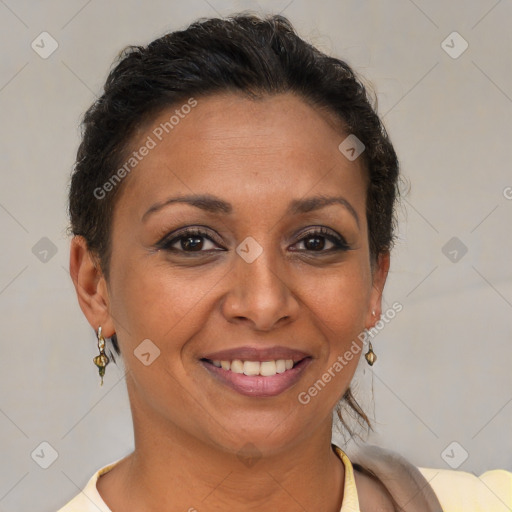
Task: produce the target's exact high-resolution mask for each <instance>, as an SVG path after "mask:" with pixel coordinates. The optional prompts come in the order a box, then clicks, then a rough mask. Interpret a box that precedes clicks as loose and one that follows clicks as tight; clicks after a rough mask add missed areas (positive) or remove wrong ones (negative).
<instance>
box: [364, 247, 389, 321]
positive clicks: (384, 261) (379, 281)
mask: <svg viewBox="0 0 512 512" xmlns="http://www.w3.org/2000/svg"><path fill="white" fill-rule="evenodd" d="M389 265H390V257H389V251H385V252H382V253H380V254H379V256H378V257H377V263H376V264H375V267H374V269H373V273H372V291H371V293H370V303H369V308H368V312H367V314H366V328H367V329H369V328H370V327H373V326H374V325H375V323H376V322H377V321H378V320H379V318H380V316H381V314H382V291H383V290H384V285H385V284H386V279H387V277H388V272H389ZM374 311H375V315H374V314H373V312H374Z"/></svg>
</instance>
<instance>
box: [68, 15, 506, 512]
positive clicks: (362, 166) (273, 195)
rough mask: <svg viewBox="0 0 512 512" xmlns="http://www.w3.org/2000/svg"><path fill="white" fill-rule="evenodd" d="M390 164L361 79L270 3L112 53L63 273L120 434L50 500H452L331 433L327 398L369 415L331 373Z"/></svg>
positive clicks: (78, 177)
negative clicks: (124, 429)
mask: <svg viewBox="0 0 512 512" xmlns="http://www.w3.org/2000/svg"><path fill="white" fill-rule="evenodd" d="M397 180H398V161H397V157H396V154H395V151H394V149H393V147H392V145H391V142H390V141H389V139H388V137H387V134H386V132H385V130H384V128H383V126H382V124H381V122H380V120H379V118H378V116H377V115H376V113H375V111H374V110H373V108H372V106H371V104H370V102H369V100H368V97H367V94H366V91H365V88H364V87H363V86H362V84H361V83H360V81H359V80H358V79H357V77H356V76H355V74H354V73H353V71H352V70H351V69H350V67H349V66H348V65H347V64H346V63H344V62H343V61H341V60H338V59H334V58H331V57H328V56H326V55H324V54H322V53H321V52H319V51H318V50H316V49H315V48H313V47H311V46H310V45H308V44H307V43H305V42H304V41H302V40H301V39H300V38H299V37H298V36H297V35H296V33H295V32H294V30H293V27H292V26H291V24H290V23H289V22H288V20H286V19H285V18H283V17H280V16H274V17H269V18H267V19H260V18H257V17H254V16H248V15H239V16H235V17H232V18H230V19H227V20H221V19H208V20H200V21H198V22H196V23H194V24H192V25H191V26H190V27H188V28H187V29H186V30H184V31H180V32H174V33H171V34H168V35H166V36H164V37H162V38H160V39H157V40H155V41H153V42H152V43H151V44H149V45H148V46H147V47H130V48H129V49H127V50H126V51H125V52H124V53H123V54H122V55H121V56H120V59H119V62H118V63H117V66H116V67H115V68H114V69H113V70H112V72H111V73H110V75H109V77H108V79H107V82H106V85H105V91H104V94H103V95H102V96H101V97H100V98H99V99H98V100H97V101H96V102H95V104H94V105H93V106H92V107H91V108H90V109H89V111H88V112H87V114H86V116H85V119H84V133H83V140H82V143H81V145H80V148H79V151H78V155H77V162H76V167H75V171H74V174H73V178H72V183H71V189H70V216H71V225H72V231H73V234H74V238H73V240H72V244H71V257H70V269H71V275H72V278H73V282H74V284H75V287H76V291H77V296H78V301H79V303H80V306H81V308H82V311H83V312H84V314H85V316H86V317H87V319H88V321H89V323H90V324H91V326H92V327H93V328H94V329H95V331H96V334H97V337H98V348H99V353H98V356H97V357H96V358H95V360H94V362H95V364H96V365H97V366H98V369H99V373H100V376H101V378H102V377H103V374H104V373H105V371H108V368H107V365H108V364H109V357H108V355H107V354H106V352H105V339H108V338H110V339H111V340H112V343H113V346H114V348H115V351H116V352H117V353H118V354H121V355H122V357H123V361H124V364H125V366H126V369H127V374H126V380H127V387H128V394H129V399H130V405H131V410H132V415H133V423H134V433H135V450H134V452H133V453H132V454H130V455H129V456H127V457H125V458H123V459H121V460H119V461H116V462H114V463H113V464H110V465H108V466H106V467H104V468H102V469H101V470H99V471H98V472H97V473H96V474H95V475H93V477H92V478H91V480H90V481H89V483H88V485H87V487H86V488H85V489H84V491H83V493H81V494H80V495H78V496H77V497H76V498H75V499H74V500H72V501H71V502H70V503H68V505H66V506H65V507H64V508H62V509H61V512H71V511H73V512H82V511H89V510H91V511H92V510H94V511H96V510H103V511H109V510H110V511H113V512H119V511H127V510H137V511H138V512H143V511H164V510H165V511H182V510H183V511H186V510H188V511H194V510H197V511H231V510H240V511H243V510H258V511H267V510H268V511H270V510H279V511H285V512H286V511H295V510H297V511H298V510H308V511H330V512H337V511H340V510H342V511H343V512H349V511H350V512H353V511H358V510H361V511H364V512H365V511H377V510H380V511H394V510H406V511H435V512H438V511H440V510H445V511H452V510H463V508H462V506H463V502H462V498H460V496H459V495H458V494H457V493H462V494H464V495H465V496H466V497H465V499H467V497H468V496H469V495H467V493H468V492H473V490H472V488H470V487H467V485H466V480H464V482H463V483H462V484H461V483H459V481H458V480H457V479H456V478H451V475H452V474H457V475H458V473H459V472H451V471H446V470H429V469H421V470H420V469H418V468H416V467H414V466H413V465H412V464H410V463H408V462H407V461H406V460H404V459H403V458H402V457H399V456H398V455H396V454H395V453H393V452H389V451H386V450H382V449H379V448H377V447H372V446H369V447H365V448H364V447H363V448H361V450H360V452H359V453H358V454H357V455H356V456H354V457H353V460H352V461H351V460H350V459H349V458H348V456H347V454H346V453H345V452H344V451H343V450H342V449H341V448H340V447H336V446H334V445H332V444H331V432H332V412H333V410H337V411H338V414H339V416H340V419H341V421H342V423H343V424H344V425H345V426H346V427H347V429H348V428H349V426H348V424H347V422H346V414H345V413H346V412H349V413H352V414H355V415H357V416H358V418H359V420H360V422H361V423H366V424H367V425H368V427H371V425H370V422H369V420H368V418H367V416H366V415H365V414H364V412H363V411H362V409H361V408H360V407H359V405H358V404H357V402H356V400H355V399H354V397H353V395H352V393H351V390H350V382H351V379H352V377H353V375H354V372H355V370H356V367H357V365H358V361H359V358H360V357H361V354H364V355H365V357H366V360H367V362H368V364H370V365H371V364H373V363H374V362H375V359H376V356H375V354H374V353H373V350H372V347H371V344H369V345H368V346H366V343H364V347H363V342H364V332H365V330H367V329H370V328H372V326H374V325H375V323H376V322H377V321H378V320H379V318H380V315H381V312H382V310H381V307H382V306H381V300H382V291H383V288H384V285H385V281H386V277H387V273H388V269H389V262H390V256H389V251H390V249H391V246H392V242H393V226H394V207H395V200H396V196H397ZM325 376H327V377H325ZM319 382H321V383H322V386H319V385H318V383H319ZM315 390H316V391H315ZM340 401H341V405H343V408H342V407H341V405H339V404H340ZM349 432H350V430H349ZM464 475H467V474H464ZM494 476H495V477H496V481H497V480H499V485H504V486H506V485H510V482H512V474H510V473H507V472H504V471H503V472H498V473H497V474H496V475H494ZM467 477H469V475H467ZM467 477H466V478H467ZM473 478H475V480H478V479H477V478H476V477H473ZM429 480H430V481H431V482H430V484H429ZM495 483H496V482H495ZM471 484H473V482H471ZM504 488H505V487H504ZM489 500H490V498H489ZM470 503H471V506H472V507H473V508H472V510H484V509H485V510H490V509H491V508H490V507H491V505H490V504H491V501H487V502H486V503H480V504H479V503H477V501H476V498H475V500H474V501H470ZM511 503H512V502H511ZM480 505H482V506H484V507H487V508H481V509H480V508H478V507H479V506H480ZM492 506H494V502H492ZM498 506H499V505H496V507H498ZM464 510H468V509H467V508H464ZM492 510H496V511H497V510H501V509H498V508H493V509H492ZM504 510H506V509H504Z"/></svg>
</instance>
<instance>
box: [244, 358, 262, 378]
mask: <svg viewBox="0 0 512 512" xmlns="http://www.w3.org/2000/svg"><path fill="white" fill-rule="evenodd" d="M260 366H261V365H260V363H259V362H258V361H244V375H259V373H260Z"/></svg>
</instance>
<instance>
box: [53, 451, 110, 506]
mask: <svg viewBox="0 0 512 512" xmlns="http://www.w3.org/2000/svg"><path fill="white" fill-rule="evenodd" d="M118 463H119V460H118V461H115V462H112V463H110V464H107V465H106V466H104V467H102V468H101V469H99V470H98V471H96V473H94V475H92V477H91V478H90V479H89V481H88V482H87V484H86V486H85V487H84V488H83V489H82V490H81V491H80V493H79V494H77V495H76V496H75V497H74V498H73V499H72V500H71V501H69V502H68V503H66V505H64V506H63V507H62V508H60V509H59V510H58V511H57V512H111V510H110V509H109V508H108V507H107V505H106V504H105V502H104V501H103V499H102V498H101V496H100V494H99V492H98V489H97V487H96V483H97V482H98V479H99V477H100V476H101V475H103V474H105V473H107V472H108V471H110V470H111V469H112V468H113V467H114V466H115V465H116V464H118Z"/></svg>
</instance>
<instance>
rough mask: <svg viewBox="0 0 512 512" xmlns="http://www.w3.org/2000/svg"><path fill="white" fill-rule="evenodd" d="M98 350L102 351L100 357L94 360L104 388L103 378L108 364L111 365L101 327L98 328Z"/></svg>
mask: <svg viewBox="0 0 512 512" xmlns="http://www.w3.org/2000/svg"><path fill="white" fill-rule="evenodd" d="M98 349H99V351H100V355H99V356H96V357H95V358H93V362H94V364H95V365H96V366H97V367H98V370H99V373H100V377H101V385H102V386H103V376H104V375H105V368H106V366H107V364H108V363H110V359H109V358H108V356H107V354H105V338H104V337H103V335H102V334H101V326H100V327H98Z"/></svg>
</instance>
